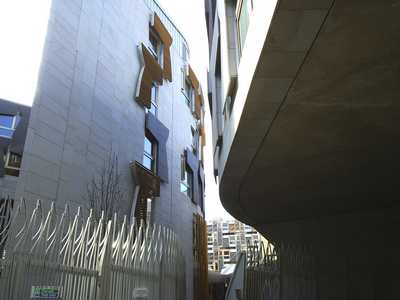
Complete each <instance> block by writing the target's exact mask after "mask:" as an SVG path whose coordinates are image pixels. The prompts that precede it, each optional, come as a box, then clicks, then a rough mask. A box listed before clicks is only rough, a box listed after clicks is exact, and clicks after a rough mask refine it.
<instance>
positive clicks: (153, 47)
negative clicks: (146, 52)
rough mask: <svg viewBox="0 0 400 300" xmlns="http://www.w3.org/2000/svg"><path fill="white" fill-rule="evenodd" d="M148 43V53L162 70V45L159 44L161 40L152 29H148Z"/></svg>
mask: <svg viewBox="0 0 400 300" xmlns="http://www.w3.org/2000/svg"><path fill="white" fill-rule="evenodd" d="M149 41H150V51H151V53H152V54H153V56H154V58H155V59H156V61H157V62H158V63H159V64H160V66H161V68H162V67H163V44H162V43H161V39H160V38H159V36H158V34H157V33H156V32H155V31H154V30H152V29H150V33H149Z"/></svg>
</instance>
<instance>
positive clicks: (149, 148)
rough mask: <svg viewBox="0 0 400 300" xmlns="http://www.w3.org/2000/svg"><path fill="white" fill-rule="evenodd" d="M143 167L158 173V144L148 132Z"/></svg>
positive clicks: (145, 139) (145, 140) (145, 138)
mask: <svg viewBox="0 0 400 300" xmlns="http://www.w3.org/2000/svg"><path fill="white" fill-rule="evenodd" d="M143 166H145V167H146V168H147V169H149V170H150V171H152V172H153V173H154V174H156V173H157V142H156V141H155V139H154V138H153V136H152V135H151V134H150V133H148V132H147V131H146V134H145V137H144V152H143Z"/></svg>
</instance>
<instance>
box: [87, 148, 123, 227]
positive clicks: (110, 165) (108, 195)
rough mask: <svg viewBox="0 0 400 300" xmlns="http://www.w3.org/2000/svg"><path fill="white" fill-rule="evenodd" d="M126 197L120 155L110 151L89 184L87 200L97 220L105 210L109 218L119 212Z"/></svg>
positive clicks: (105, 214)
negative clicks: (119, 166) (119, 164)
mask: <svg viewBox="0 0 400 300" xmlns="http://www.w3.org/2000/svg"><path fill="white" fill-rule="evenodd" d="M124 197H125V194H124V192H123V191H122V190H121V175H120V173H119V170H118V156H117V155H116V154H115V153H114V152H110V155H109V157H108V158H107V159H106V160H105V161H104V164H103V166H102V168H101V169H100V170H99V172H98V174H96V175H94V176H93V178H92V179H91V181H89V182H88V184H87V193H86V201H87V203H88V206H89V209H92V210H93V216H94V217H95V218H96V219H97V220H98V219H99V218H100V216H101V212H103V211H104V216H105V217H106V219H108V220H109V219H111V218H112V216H113V214H114V213H115V212H118V210H119V208H120V204H121V202H122V201H123V199H124Z"/></svg>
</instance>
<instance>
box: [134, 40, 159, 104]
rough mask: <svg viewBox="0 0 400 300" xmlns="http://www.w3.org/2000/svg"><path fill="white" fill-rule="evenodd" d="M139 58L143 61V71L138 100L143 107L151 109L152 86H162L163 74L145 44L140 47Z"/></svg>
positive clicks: (137, 95)
mask: <svg viewBox="0 0 400 300" xmlns="http://www.w3.org/2000/svg"><path fill="white" fill-rule="evenodd" d="M139 56H140V59H141V61H142V70H141V72H140V74H139V79H138V88H137V89H138V90H137V93H136V99H137V100H138V101H140V102H141V103H142V104H143V106H145V107H147V108H150V107H151V87H152V84H153V82H156V83H158V84H159V85H162V84H163V73H162V69H161V67H160V65H159V64H158V62H157V61H156V60H155V59H154V57H153V55H151V53H150V51H149V50H147V48H146V46H145V45H143V44H141V45H140V46H139Z"/></svg>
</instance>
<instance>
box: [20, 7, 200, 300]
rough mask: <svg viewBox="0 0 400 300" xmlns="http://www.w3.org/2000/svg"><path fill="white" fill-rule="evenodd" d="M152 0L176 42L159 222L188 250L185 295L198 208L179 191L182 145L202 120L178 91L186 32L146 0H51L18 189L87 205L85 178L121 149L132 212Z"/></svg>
mask: <svg viewBox="0 0 400 300" xmlns="http://www.w3.org/2000/svg"><path fill="white" fill-rule="evenodd" d="M152 9H155V10H157V11H158V12H159V15H160V17H161V19H162V20H163V22H164V24H165V25H166V27H167V28H168V29H169V31H170V33H171V35H172V37H173V39H174V43H173V45H172V49H171V59H172V72H173V82H171V83H170V82H167V81H164V84H163V85H162V86H161V87H160V88H159V110H158V118H159V120H160V121H161V122H162V123H163V124H164V125H165V126H166V127H168V129H169V131H170V133H169V138H168V142H167V154H168V166H169V183H162V184H161V196H160V197H159V198H157V199H155V200H154V201H153V207H152V214H153V220H154V222H156V223H162V224H166V225H168V226H170V227H171V228H172V229H173V230H174V231H175V232H176V233H177V234H178V236H179V237H180V239H181V242H182V246H183V248H184V250H185V253H186V258H187V260H186V265H187V286H188V289H187V290H188V294H187V299H191V298H192V297H193V295H192V279H191V278H192V267H193V262H192V260H193V254H192V222H193V221H192V220H193V212H197V211H198V207H196V206H195V205H194V204H192V202H191V201H190V199H189V198H187V197H186V196H185V195H184V194H182V193H181V192H180V155H181V153H183V151H184V148H185V147H187V146H189V145H190V144H191V140H192V136H191V129H190V126H191V125H194V124H195V120H194V118H193V116H192V114H191V112H190V109H189V107H188V106H187V105H186V104H185V101H184V95H183V94H182V93H181V82H182V81H181V67H182V66H183V65H184V61H183V60H182V56H181V52H182V47H183V43H184V40H183V38H182V37H181V36H180V34H179V33H178V32H177V31H176V29H174V27H173V25H172V24H170V23H169V22H168V20H167V19H166V17H165V16H163V15H162V14H161V13H160V11H159V9H158V7H157V6H156V5H155V4H154V3H153V2H152V1H149V0H146V1H143V0H140V1H139V0H138V1H129V0H120V1H110V0H107V1H101V0H96V1H93V0H73V1H72V0H53V2H52V8H51V14H50V21H49V26H48V33H47V38H46V44H45V49H44V54H43V59H42V64H41V70H40V79H39V83H38V87H37V94H36V97H35V101H34V105H33V108H32V112H31V121H30V124H29V129H28V135H27V140H26V144H25V152H24V157H23V162H22V171H21V176H20V180H19V182H18V186H17V196H23V197H25V198H26V199H27V200H28V201H29V203H33V202H34V200H35V199H37V198H40V199H42V200H44V205H45V206H48V205H49V203H50V202H51V201H55V203H56V207H57V208H60V209H61V208H62V207H64V205H65V203H69V204H70V206H72V208H76V207H77V206H79V205H82V206H86V203H85V200H84V199H83V196H84V195H85V191H86V184H87V182H88V180H90V179H91V178H92V177H93V175H94V174H96V173H97V172H98V168H99V167H101V166H102V164H103V162H104V159H105V158H106V157H107V155H108V153H109V152H110V151H111V150H112V151H114V152H115V153H117V155H118V159H119V162H120V172H121V173H122V175H123V178H122V180H123V187H124V188H125V190H126V199H125V202H124V203H122V205H121V211H122V212H123V213H125V214H129V213H130V210H131V203H132V198H133V187H134V182H133V178H132V176H131V173H130V170H129V162H131V161H134V160H137V161H139V162H141V161H142V155H143V141H144V128H145V127H144V126H145V124H144V122H145V110H144V108H143V107H142V106H141V105H140V104H139V103H137V102H136V100H135V99H134V94H135V92H136V90H135V89H136V83H137V79H138V73H139V70H140V67H141V66H140V61H139V56H138V50H137V46H138V45H139V44H140V43H141V42H144V43H145V44H148V43H149V42H148V36H149V21H150V15H151V12H152Z"/></svg>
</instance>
